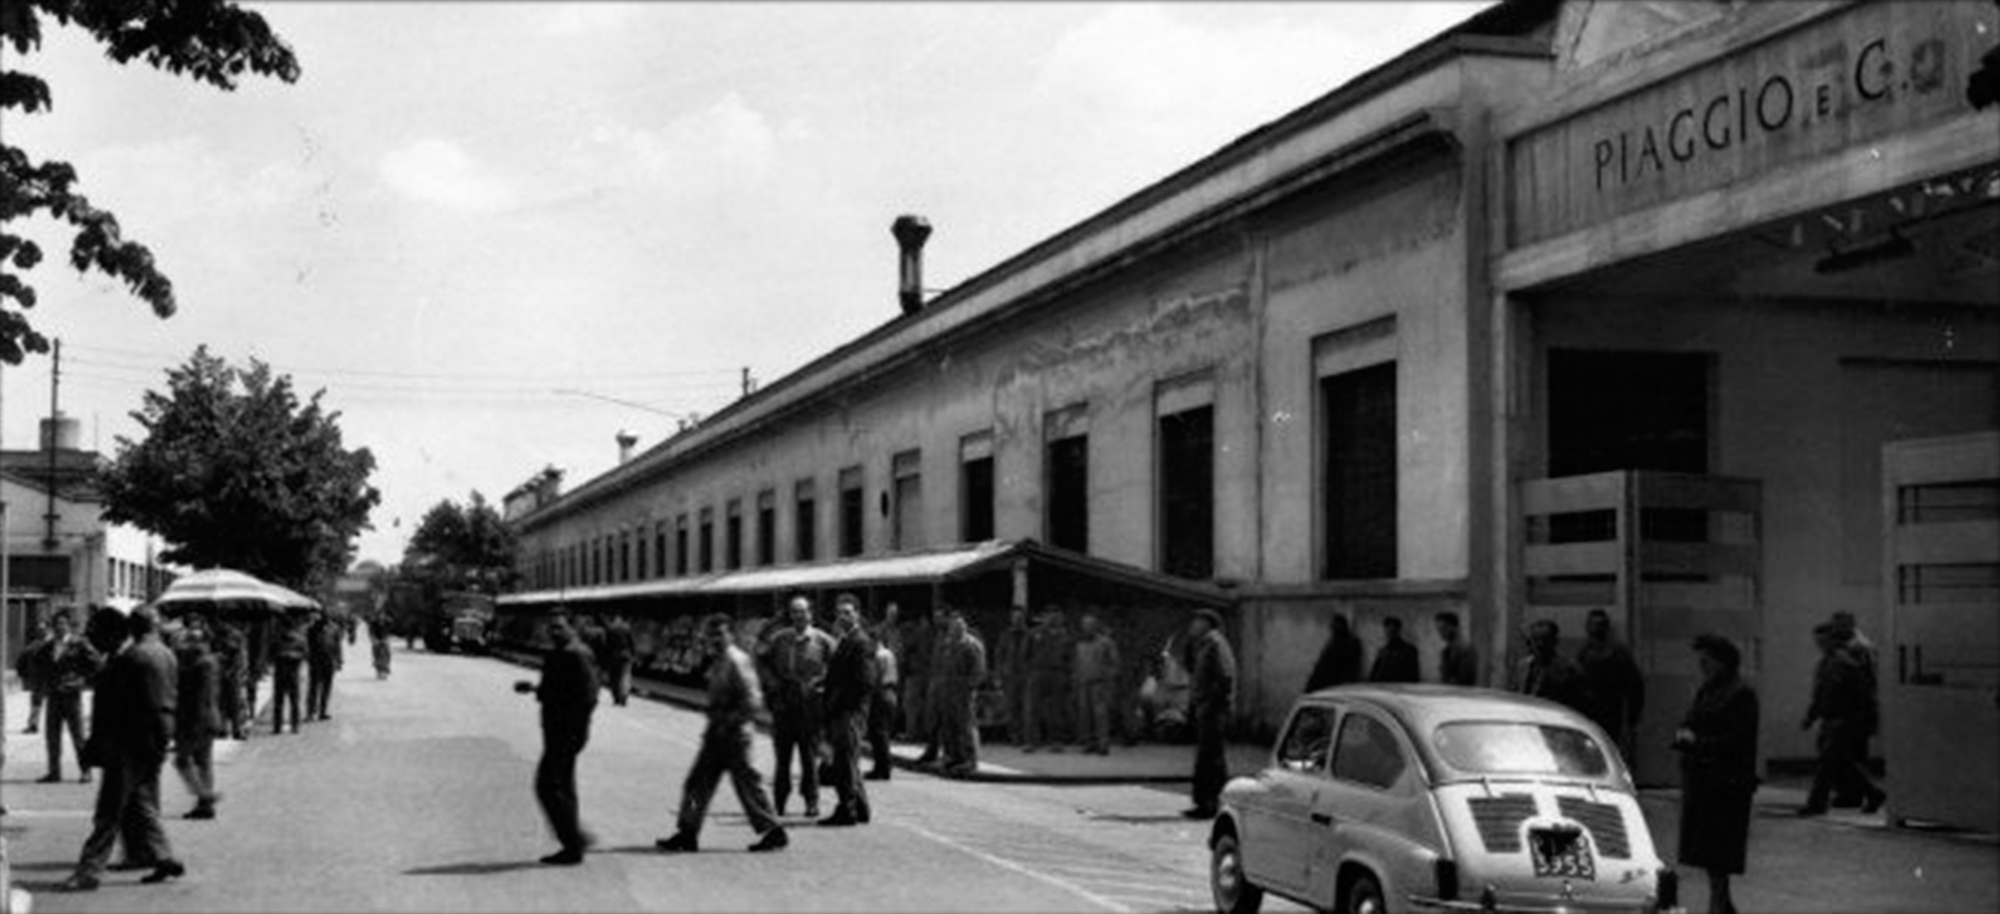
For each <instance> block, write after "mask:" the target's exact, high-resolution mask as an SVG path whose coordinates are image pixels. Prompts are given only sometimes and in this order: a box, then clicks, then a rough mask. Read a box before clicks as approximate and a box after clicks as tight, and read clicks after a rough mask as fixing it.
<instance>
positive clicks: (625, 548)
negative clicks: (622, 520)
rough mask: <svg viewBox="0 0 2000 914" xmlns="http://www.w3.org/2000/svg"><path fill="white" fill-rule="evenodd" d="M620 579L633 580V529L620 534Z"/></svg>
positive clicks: (622, 580) (621, 580)
mask: <svg viewBox="0 0 2000 914" xmlns="http://www.w3.org/2000/svg"><path fill="white" fill-rule="evenodd" d="M618 580H619V581H620V582H624V581H630V580H632V531H630V530H627V531H625V532H624V533H620V534H618Z"/></svg>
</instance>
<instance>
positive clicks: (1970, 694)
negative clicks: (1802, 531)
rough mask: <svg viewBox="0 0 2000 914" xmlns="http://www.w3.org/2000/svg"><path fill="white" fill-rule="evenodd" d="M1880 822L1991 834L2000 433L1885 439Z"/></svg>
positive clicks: (1998, 704) (1999, 705) (1995, 806)
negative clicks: (1884, 812)
mask: <svg viewBox="0 0 2000 914" xmlns="http://www.w3.org/2000/svg"><path fill="white" fill-rule="evenodd" d="M1882 518H1883V531H1884V534H1883V538H1884V540H1885V542H1884V548H1883V574H1882V590H1883V598H1884V600H1885V601H1886V606H1887V613H1886V618H1887V620H1888V645H1887V647H1886V649H1885V651H1884V652H1883V655H1882V658H1881V661H1880V662H1881V664H1882V678H1883V679H1884V682H1883V685H1882V702H1883V706H1882V758H1883V763H1884V766H1885V767H1886V769H1887V773H1888V789H1889V805H1888V810H1889V819H1890V821H1892V822H1897V823H1901V822H1903V821H1905V820H1913V819H1914V820H1921V821H1926V822H1937V823H1942V824H1946V825H1952V826H1957V827H1960V828H1973V829H1979V830H1981V831H2000V781H1996V780H1995V779H1994V776H1993V772H1995V771H2000V432H1979V433H1975V434H1970V435H1953V436H1949V437H1944V438H1925V439H1920V440H1912V441H1897V442H1891V443H1889V444H1886V445H1883V447H1882Z"/></svg>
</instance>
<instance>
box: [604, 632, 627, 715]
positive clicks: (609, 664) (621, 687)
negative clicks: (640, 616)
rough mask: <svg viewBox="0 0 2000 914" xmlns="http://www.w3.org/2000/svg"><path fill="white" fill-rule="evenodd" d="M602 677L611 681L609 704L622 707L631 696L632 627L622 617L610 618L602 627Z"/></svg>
mask: <svg viewBox="0 0 2000 914" xmlns="http://www.w3.org/2000/svg"><path fill="white" fill-rule="evenodd" d="M604 656H605V668H604V675H605V676H606V677H608V678H609V679H610V680H611V703H612V704H614V705H618V706H619V707H624V705H625V700H626V699H627V698H629V697H631V695H632V656H633V645H632V626H631V624H630V623H628V622H626V621H625V617H624V616H612V617H611V622H610V623H609V624H607V625H606V626H605V627H604Z"/></svg>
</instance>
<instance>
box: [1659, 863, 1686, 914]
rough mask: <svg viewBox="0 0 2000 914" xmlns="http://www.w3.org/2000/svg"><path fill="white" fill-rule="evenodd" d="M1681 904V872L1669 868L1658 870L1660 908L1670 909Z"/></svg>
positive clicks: (1663, 909)
mask: <svg viewBox="0 0 2000 914" xmlns="http://www.w3.org/2000/svg"><path fill="white" fill-rule="evenodd" d="M1680 906H1681V874H1680V873H1677V872H1675V871H1673V870H1671V869H1663V870H1660V910H1662V911H1672V910H1675V909H1677V908H1679V907H1680Z"/></svg>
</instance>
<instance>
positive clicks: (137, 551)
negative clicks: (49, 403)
mask: <svg viewBox="0 0 2000 914" xmlns="http://www.w3.org/2000/svg"><path fill="white" fill-rule="evenodd" d="M77 438H78V428H77V423H76V420H74V419H71V418H68V417H65V416H61V415H58V416H57V418H56V420H55V422H54V423H53V424H52V423H51V422H50V421H49V420H47V419H44V420H42V445H43V446H42V447H41V448H38V449H36V450H32V451H30V450H9V451H0V503H4V505H5V512H6V537H7V572H8V573H7V604H6V625H7V644H8V646H9V650H10V652H12V651H17V650H19V648H20V645H21V643H22V641H21V639H22V637H23V636H24V635H25V633H26V632H27V630H28V629H29V628H31V627H32V626H33V624H34V623H36V622H39V621H42V620H45V619H47V618H48V616H49V614H50V613H52V612H56V611H61V610H78V609H81V608H87V607H92V606H110V607H114V608H117V609H120V610H130V609H131V608H133V607H135V606H138V605H140V604H142V603H145V602H147V601H148V600H150V599H152V598H153V597H155V596H157V595H158V594H159V592H160V591H161V590H162V589H164V588H165V587H166V586H167V585H168V584H169V583H172V581H173V579H174V577H175V570H174V569H172V568H170V567H168V566H166V565H164V564H163V563H161V562H159V561H158V559H157V556H158V554H159V552H160V550H161V549H163V548H164V546H163V544H162V543H161V541H160V540H159V539H158V538H157V537H154V536H151V535H149V534H147V533H146V532H144V531H142V530H139V529H137V528H134V527H131V526H129V525H125V524H111V523H106V522H105V520H104V500H103V496H102V494H101V493H100V492H99V490H98V487H97V474H98V471H99V470H100V468H101V467H102V464H103V458H102V457H101V456H99V455H98V454H97V453H95V452H92V451H86V450H82V449H81V448H79V447H78V446H77ZM51 439H53V442H51ZM51 443H53V448H51V447H50V445H51ZM52 468H53V469H52ZM8 660H9V661H10V662H11V660H12V658H11V657H10V658H8Z"/></svg>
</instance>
